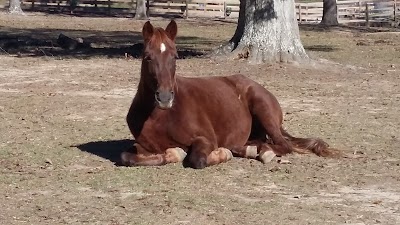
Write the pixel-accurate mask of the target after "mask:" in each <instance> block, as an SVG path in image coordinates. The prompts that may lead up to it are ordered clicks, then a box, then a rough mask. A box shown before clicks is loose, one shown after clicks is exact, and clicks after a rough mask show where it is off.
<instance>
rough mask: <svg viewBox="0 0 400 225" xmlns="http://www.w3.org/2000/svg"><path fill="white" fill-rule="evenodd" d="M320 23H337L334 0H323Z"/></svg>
mask: <svg viewBox="0 0 400 225" xmlns="http://www.w3.org/2000/svg"><path fill="white" fill-rule="evenodd" d="M321 24H322V25H325V26H337V25H339V22H338V15H337V4H336V0H324V4H323V14H322V21H321Z"/></svg>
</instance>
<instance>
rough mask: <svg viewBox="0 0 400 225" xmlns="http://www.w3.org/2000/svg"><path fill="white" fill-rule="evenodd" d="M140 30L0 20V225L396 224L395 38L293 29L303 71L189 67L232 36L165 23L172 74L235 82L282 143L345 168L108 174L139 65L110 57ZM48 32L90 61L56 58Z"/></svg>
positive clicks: (219, 64)
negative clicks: (278, 126) (175, 32)
mask: <svg viewBox="0 0 400 225" xmlns="http://www.w3.org/2000/svg"><path fill="white" fill-rule="evenodd" d="M167 22H168V20H167V19H154V21H153V23H154V24H156V25H162V26H165V25H166V24H167ZM143 23H144V21H134V20H132V19H127V18H89V17H88V18H82V17H81V18H78V17H68V16H55V15H45V14H28V15H27V16H20V17H18V16H10V15H7V14H0V28H1V29H0V47H1V49H0V51H1V52H2V53H1V55H0V62H1V67H0V117H1V123H0V131H1V132H0V140H1V142H0V149H1V151H0V224H114V225H115V224H198V225H204V224H227V225H230V224H232V225H234V224H237V225H239V224H357V225H358V224H360V225H361V224H400V208H399V207H400V203H399V202H400V189H399V187H400V153H399V150H400V149H399V147H400V134H399V129H400V115H399V114H400V113H399V111H400V87H399V84H400V32H398V31H391V30H389V31H386V32H382V30H379V31H380V32H377V30H363V29H361V28H345V27H339V28H334V29H323V28H319V27H317V26H301V35H302V41H303V44H304V46H305V48H306V49H307V51H308V53H309V55H310V56H311V57H312V58H313V59H314V61H313V63H311V64H309V65H291V64H283V65H250V64H248V63H247V62H246V61H243V60H236V61H226V60H218V59H210V58H207V57H192V56H193V55H201V54H203V53H204V52H207V51H208V50H210V49H211V48H213V47H216V46H218V45H219V44H221V43H222V42H223V41H224V40H228V39H229V37H230V36H231V35H232V34H233V32H234V29H235V26H236V25H235V23H234V22H231V21H211V20H200V19H198V20H188V21H185V20H178V25H179V28H180V31H179V38H178V43H179V48H180V50H181V51H180V52H181V55H182V56H183V57H185V59H181V60H178V65H177V71H178V74H181V75H185V76H207V75H211V76H213V75H228V74H232V73H238V72H240V73H243V74H246V75H247V76H249V77H250V78H252V79H254V80H256V81H258V82H259V83H261V84H263V85H264V86H265V87H266V88H267V89H269V90H270V91H271V92H273V93H274V94H275V95H276V96H277V98H278V99H279V101H280V103H281V105H282V107H283V110H284V112H285V115H284V116H285V122H284V126H285V127H286V128H287V129H288V130H289V131H290V132H291V133H292V134H294V135H296V136H304V137H307V136H316V137H321V138H323V139H325V140H326V141H327V142H329V143H330V144H331V146H333V147H336V148H339V149H343V150H344V151H345V152H346V153H348V154H350V155H354V156H356V157H357V158H354V159H326V158H320V157H317V156H313V155H289V156H286V157H284V158H285V159H286V160H289V161H290V164H279V163H278V162H277V161H276V160H274V161H273V162H271V163H270V164H262V163H260V162H258V161H255V160H247V159H239V158H235V159H233V160H231V161H229V162H228V163H225V164H221V165H218V166H213V167H209V168H206V169H204V170H193V169H189V168H183V166H182V165H181V164H175V165H167V166H162V167H139V168H127V167H121V166H116V165H115V164H116V163H117V162H118V156H119V154H120V152H121V151H122V150H124V149H125V148H127V147H128V146H129V145H130V144H132V137H131V134H130V133H129V130H128V127H127V125H126V122H125V115H126V113H127V110H128V107H129V105H130V102H131V100H132V98H133V96H134V94H135V88H136V85H137V83H138V79H139V70H140V61H139V60H138V59H134V58H131V57H128V58H126V57H125V54H124V53H125V52H128V51H129V50H130V49H129V46H131V45H132V44H135V43H137V42H139V41H140V31H141V26H142V25H143ZM61 32H63V33H64V34H67V35H70V36H73V37H82V38H84V40H88V41H90V42H92V43H93V46H94V47H93V49H91V50H88V51H66V50H62V49H60V48H58V47H57V46H56V45H55V44H54V43H55V40H56V39H57V37H58V35H59V33H61ZM128 56H129V54H128Z"/></svg>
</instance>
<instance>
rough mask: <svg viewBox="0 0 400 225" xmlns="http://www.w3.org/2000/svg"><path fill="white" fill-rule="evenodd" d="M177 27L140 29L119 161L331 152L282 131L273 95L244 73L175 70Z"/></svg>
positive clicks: (200, 163)
mask: <svg viewBox="0 0 400 225" xmlns="http://www.w3.org/2000/svg"><path fill="white" fill-rule="evenodd" d="M177 32H178V28H177V24H176V22H175V21H174V20H172V21H171V22H170V23H169V24H168V25H167V27H166V28H165V29H163V28H160V27H153V25H152V24H151V23H150V22H149V21H147V22H146V23H145V24H144V26H143V29H142V36H143V40H144V47H143V54H142V64H141V73H140V81H139V84H138V88H137V92H136V95H135V97H134V98H133V101H132V104H131V106H130V108H129V111H128V114H127V116H126V121H127V124H128V127H129V130H130V132H131V133H132V134H133V136H134V138H135V144H134V145H133V146H132V148H130V149H129V150H127V151H124V152H123V153H121V162H122V164H123V165H126V166H160V165H165V164H168V163H178V162H181V163H185V162H186V163H187V164H188V166H190V167H192V168H195V169H202V168H205V167H208V166H212V165H216V164H220V163H223V162H227V161H229V160H230V159H232V157H243V158H250V159H258V160H260V161H261V162H263V163H267V162H270V161H271V160H272V159H273V158H274V157H275V156H283V155H286V154H288V153H292V152H297V153H303V154H304V153H314V154H316V155H318V156H324V157H328V156H332V155H334V152H335V151H334V150H333V149H331V148H329V146H328V144H327V143H326V142H324V141H323V140H321V139H318V138H297V137H293V136H292V135H290V134H289V133H288V132H287V131H286V130H285V129H283V127H282V121H283V113H282V109H281V107H280V105H279V103H278V100H277V99H276V97H275V96H274V95H273V94H272V93H271V92H269V91H268V90H267V89H265V88H264V87H263V86H261V85H260V84H258V83H257V82H255V81H253V80H251V79H249V78H247V77H246V76H244V75H241V74H235V75H231V76H217V77H197V78H190V77H183V76H178V75H176V74H175V72H176V59H177V58H178V54H177V48H176V43H175V39H176V36H177Z"/></svg>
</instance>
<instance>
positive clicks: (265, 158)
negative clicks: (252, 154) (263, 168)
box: [260, 151, 276, 163]
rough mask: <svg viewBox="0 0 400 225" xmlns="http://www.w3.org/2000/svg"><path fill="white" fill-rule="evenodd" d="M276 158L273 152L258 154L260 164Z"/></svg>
mask: <svg viewBox="0 0 400 225" xmlns="http://www.w3.org/2000/svg"><path fill="white" fill-rule="evenodd" d="M275 156H276V154H275V153H274V152H273V151H266V152H264V153H263V154H260V161H261V162H262V163H269V162H271V161H272V159H273V158H274V157H275Z"/></svg>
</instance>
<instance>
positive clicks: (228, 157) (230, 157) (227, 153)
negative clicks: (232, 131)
mask: <svg viewBox="0 0 400 225" xmlns="http://www.w3.org/2000/svg"><path fill="white" fill-rule="evenodd" d="M219 149H220V150H222V151H224V152H225V155H226V160H225V162H227V161H229V160H231V159H232V158H233V154H232V152H231V151H230V150H229V149H227V148H219Z"/></svg>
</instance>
